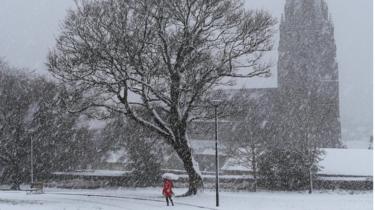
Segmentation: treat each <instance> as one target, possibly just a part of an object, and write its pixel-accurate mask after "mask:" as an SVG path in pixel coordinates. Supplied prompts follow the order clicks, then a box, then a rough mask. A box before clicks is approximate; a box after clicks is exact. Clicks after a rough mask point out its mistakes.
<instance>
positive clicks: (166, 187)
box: [163, 178, 174, 206]
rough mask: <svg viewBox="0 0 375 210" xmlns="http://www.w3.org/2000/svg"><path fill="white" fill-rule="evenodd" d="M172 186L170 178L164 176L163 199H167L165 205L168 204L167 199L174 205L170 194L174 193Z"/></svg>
mask: <svg viewBox="0 0 375 210" xmlns="http://www.w3.org/2000/svg"><path fill="white" fill-rule="evenodd" d="M172 188H173V182H172V180H170V179H166V178H164V186H163V195H164V196H165V200H166V201H167V206H169V201H171V204H172V206H174V204H173V200H172V195H174V193H173V191H172Z"/></svg>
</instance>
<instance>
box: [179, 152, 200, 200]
mask: <svg viewBox="0 0 375 210" xmlns="http://www.w3.org/2000/svg"><path fill="white" fill-rule="evenodd" d="M176 152H177V154H178V156H179V158H180V159H181V160H182V162H183V163H184V168H185V170H186V172H187V174H188V176H189V189H188V191H187V192H186V193H184V194H183V195H182V196H190V195H195V194H197V191H198V189H199V188H203V180H202V177H201V175H200V174H199V173H198V171H197V170H199V169H196V168H195V167H194V159H193V155H192V151H191V148H190V147H189V146H188V145H183V146H180V147H179V148H177V149H176Z"/></svg>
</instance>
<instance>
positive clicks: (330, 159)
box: [318, 149, 373, 176]
mask: <svg viewBox="0 0 375 210" xmlns="http://www.w3.org/2000/svg"><path fill="white" fill-rule="evenodd" d="M323 151H324V152H325V154H324V155H323V157H322V158H323V159H322V160H321V161H320V162H319V165H320V166H321V167H322V169H321V170H320V171H319V172H318V174H320V175H337V176H372V174H373V173H372V161H373V160H372V152H373V151H372V150H366V149H323Z"/></svg>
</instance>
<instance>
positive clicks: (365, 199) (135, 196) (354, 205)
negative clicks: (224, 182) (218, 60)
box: [0, 188, 372, 210]
mask: <svg viewBox="0 0 375 210" xmlns="http://www.w3.org/2000/svg"><path fill="white" fill-rule="evenodd" d="M160 191H161V189H159V188H147V189H124V188H122V189H97V190H61V189H47V190H46V193H45V194H40V195H37V194H32V195H28V194H26V193H25V192H14V191H0V210H120V209H121V210H154V209H155V210H156V209H166V208H167V209H169V208H175V209H179V210H195V209H212V210H213V209H223V210H224V209H225V210H249V209H256V210H371V209H372V192H355V193H350V192H348V191H339V192H315V193H314V194H312V195H309V194H307V193H304V192H303V193H302V192H301V193H298V192H257V193H250V192H221V194H220V199H221V200H220V202H221V206H220V207H219V208H216V207H215V193H214V192H213V191H209V192H202V193H201V194H199V195H197V196H192V197H187V198H174V201H175V206H174V207H171V206H170V207H166V206H165V202H164V199H163V197H161V195H160V193H161V192H160ZM175 191H176V194H179V193H182V192H184V189H176V190H175ZM84 194H90V195H92V196H85V195H84ZM103 196H104V197H103Z"/></svg>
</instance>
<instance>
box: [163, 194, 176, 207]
mask: <svg viewBox="0 0 375 210" xmlns="http://www.w3.org/2000/svg"><path fill="white" fill-rule="evenodd" d="M165 200H166V201H167V206H169V201H171V204H172V206H174V204H173V200H172V197H171V196H169V197H165Z"/></svg>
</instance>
